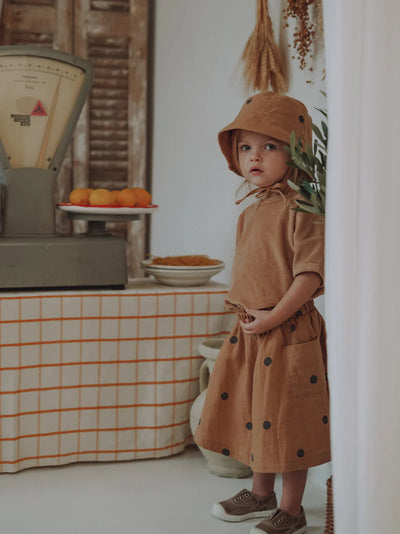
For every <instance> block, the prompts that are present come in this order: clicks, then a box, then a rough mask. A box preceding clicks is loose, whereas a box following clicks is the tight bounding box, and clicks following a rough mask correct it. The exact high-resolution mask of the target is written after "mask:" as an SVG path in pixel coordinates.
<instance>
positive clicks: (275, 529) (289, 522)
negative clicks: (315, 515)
mask: <svg viewBox="0 0 400 534" xmlns="http://www.w3.org/2000/svg"><path fill="white" fill-rule="evenodd" d="M306 530H307V521H306V515H305V513H304V509H303V507H301V514H300V515H298V516H294V515H290V514H288V513H287V512H284V511H283V510H280V509H279V508H278V509H277V510H276V512H275V513H274V514H272V516H270V517H269V518H265V519H264V520H263V521H261V523H258V525H256V526H255V527H253V528H252V529H251V530H250V534H265V533H267V534H303V532H305V531H306Z"/></svg>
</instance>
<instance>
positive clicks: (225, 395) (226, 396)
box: [221, 391, 229, 400]
mask: <svg viewBox="0 0 400 534" xmlns="http://www.w3.org/2000/svg"><path fill="white" fill-rule="evenodd" d="M228 397H229V395H228V393H227V392H226V391H224V392H223V393H221V399H222V400H226V399H227V398H228Z"/></svg>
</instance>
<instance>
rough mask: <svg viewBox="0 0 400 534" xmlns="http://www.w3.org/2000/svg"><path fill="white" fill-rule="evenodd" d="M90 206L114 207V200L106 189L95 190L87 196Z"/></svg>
mask: <svg viewBox="0 0 400 534" xmlns="http://www.w3.org/2000/svg"><path fill="white" fill-rule="evenodd" d="M89 205H90V206H114V205H115V198H114V195H113V194H112V192H111V191H109V190H108V189H95V190H94V191H92V192H91V193H90V195H89Z"/></svg>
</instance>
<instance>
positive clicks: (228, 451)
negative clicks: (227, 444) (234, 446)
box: [221, 449, 231, 456]
mask: <svg viewBox="0 0 400 534" xmlns="http://www.w3.org/2000/svg"><path fill="white" fill-rule="evenodd" d="M221 452H222V454H223V455H224V456H229V455H230V453H231V451H230V450H229V449H222V451H221Z"/></svg>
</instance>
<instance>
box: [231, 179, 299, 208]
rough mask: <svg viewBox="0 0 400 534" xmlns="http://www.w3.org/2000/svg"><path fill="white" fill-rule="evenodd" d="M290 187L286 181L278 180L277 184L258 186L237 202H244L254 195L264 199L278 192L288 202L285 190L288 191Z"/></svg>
mask: <svg viewBox="0 0 400 534" xmlns="http://www.w3.org/2000/svg"><path fill="white" fill-rule="evenodd" d="M288 188H289V186H288V184H287V182H286V181H285V182H282V181H281V182H277V183H276V184H272V185H264V186H260V187H256V188H255V189H253V190H252V191H250V192H249V193H247V195H245V196H244V197H243V198H241V199H240V200H236V202H235V204H240V203H241V202H243V200H245V199H246V198H248V197H250V196H252V195H254V196H255V197H256V198H258V199H264V198H268V197H269V196H270V195H271V194H273V193H278V194H279V195H281V197H282V198H283V200H284V201H285V202H287V198H286V197H285V195H284V192H285V191H287V190H288Z"/></svg>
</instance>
